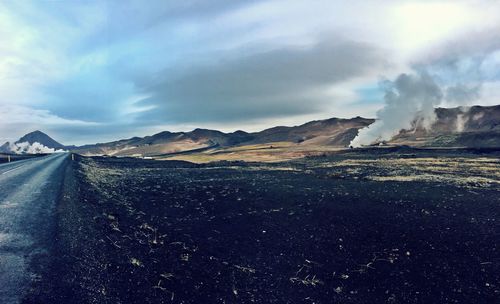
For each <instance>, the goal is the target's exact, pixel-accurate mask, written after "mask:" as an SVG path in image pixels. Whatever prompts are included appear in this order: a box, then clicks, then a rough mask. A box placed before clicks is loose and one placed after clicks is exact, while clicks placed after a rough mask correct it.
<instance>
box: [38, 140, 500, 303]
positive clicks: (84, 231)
mask: <svg viewBox="0 0 500 304" xmlns="http://www.w3.org/2000/svg"><path fill="white" fill-rule="evenodd" d="M499 183H500V163H499V154H498V152H495V151H443V152H436V151H431V152H422V151H413V150H411V149H403V150H401V151H391V152H390V153H386V152H383V151H370V150H367V151H364V152H359V151H348V152H343V153H338V154H332V155H329V156H325V157H311V158H305V159H299V160H295V161H289V162H281V163H243V162H219V163H211V164H205V165H196V164H192V163H187V162H181V161H148V160H136V159H117V158H78V159H77V160H76V161H75V162H73V163H72V165H71V166H70V167H68V172H67V177H66V182H65V193H66V194H65V196H64V198H63V201H62V202H61V204H60V206H59V233H58V244H57V246H56V254H55V256H57V257H58V258H57V259H56V260H55V261H54V265H53V271H51V272H50V273H48V274H47V276H46V277H44V278H43V279H42V280H41V281H40V290H44V292H45V294H41V295H39V299H44V300H46V301H45V302H44V303H497V301H498V299H499V298H500V280H499V273H500V264H499V263H500V254H499V252H498V249H499V248H498V239H499V236H500V186H499ZM54 282H56V284H55V285H54Z"/></svg>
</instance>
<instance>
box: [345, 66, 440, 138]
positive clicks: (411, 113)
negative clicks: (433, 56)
mask: <svg viewBox="0 0 500 304" xmlns="http://www.w3.org/2000/svg"><path fill="white" fill-rule="evenodd" d="M384 84H385V86H386V91H385V96H384V99H385V106H384V108H382V109H381V110H379V111H378V112H377V120H376V121H375V122H374V123H373V124H371V125H370V126H368V127H366V128H364V129H361V130H360V131H359V133H358V136H356V138H354V139H353V140H352V141H351V146H353V147H360V146H363V145H370V144H372V143H375V142H379V141H384V140H389V139H391V138H392V137H393V136H395V135H396V134H398V133H399V131H400V130H401V129H410V128H411V127H412V123H414V122H415V121H416V122H417V123H418V126H419V127H423V128H429V127H430V126H431V125H432V123H433V122H434V120H435V113H434V107H435V106H438V105H439V104H440V103H441V101H442V99H443V92H442V90H441V88H440V87H439V86H438V85H437V84H436V83H435V82H434V80H433V79H432V77H431V76H430V75H428V74H427V73H419V74H401V75H399V76H398V77H397V78H396V80H395V81H386V82H385V83H384Z"/></svg>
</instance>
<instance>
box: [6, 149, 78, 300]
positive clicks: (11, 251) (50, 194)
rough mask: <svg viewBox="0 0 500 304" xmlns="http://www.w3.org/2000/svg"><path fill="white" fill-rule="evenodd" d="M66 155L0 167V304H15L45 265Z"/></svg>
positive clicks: (66, 160)
mask: <svg viewBox="0 0 500 304" xmlns="http://www.w3.org/2000/svg"><path fill="white" fill-rule="evenodd" d="M67 162H68V154H66V153H64V154H53V155H49V156H45V157H40V158H34V159H28V160H22V161H17V162H12V163H8V164H2V165H0V303H2V304H12V303H20V302H21V300H22V297H23V295H24V294H25V293H26V292H27V291H29V288H30V285H31V283H32V282H34V281H36V280H38V279H40V275H41V272H42V271H43V269H44V267H47V264H48V263H49V261H50V249H51V246H52V244H53V242H54V232H55V228H56V227H55V224H56V219H55V214H56V213H55V210H56V209H55V208H56V201H57V199H58V196H59V195H60V192H61V187H62V183H63V179H64V167H65V166H66V164H67Z"/></svg>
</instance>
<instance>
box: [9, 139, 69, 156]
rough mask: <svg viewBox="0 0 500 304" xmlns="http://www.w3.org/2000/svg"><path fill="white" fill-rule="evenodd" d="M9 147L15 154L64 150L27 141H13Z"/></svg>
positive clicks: (48, 152)
mask: <svg viewBox="0 0 500 304" xmlns="http://www.w3.org/2000/svg"><path fill="white" fill-rule="evenodd" d="M9 149H10V150H11V151H12V152H13V153H16V154H50V153H62V152H65V151H64V150H56V149H53V148H49V147H46V146H44V145H42V144H41V143H38V142H34V143H33V144H30V143H29V142H21V143H15V144H11V145H10V146H9Z"/></svg>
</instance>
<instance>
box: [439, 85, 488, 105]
mask: <svg viewBox="0 0 500 304" xmlns="http://www.w3.org/2000/svg"><path fill="white" fill-rule="evenodd" d="M480 97H481V86H480V85H466V84H456V85H454V86H450V87H448V88H447V89H446V100H447V101H449V102H453V103H457V104H459V105H468V104H470V103H472V102H474V101H476V100H478V99H479V98H480Z"/></svg>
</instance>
